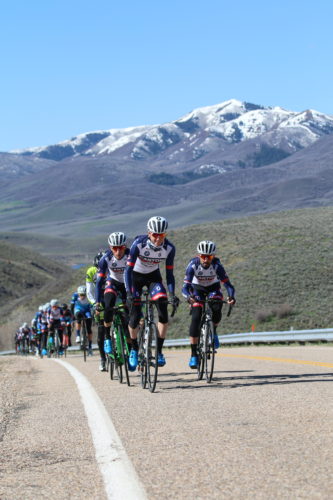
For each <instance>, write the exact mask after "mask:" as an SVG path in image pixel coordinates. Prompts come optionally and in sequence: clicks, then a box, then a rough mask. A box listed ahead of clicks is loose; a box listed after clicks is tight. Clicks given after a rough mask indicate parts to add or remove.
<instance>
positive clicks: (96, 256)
mask: <svg viewBox="0 0 333 500" xmlns="http://www.w3.org/2000/svg"><path fill="white" fill-rule="evenodd" d="M102 257H103V252H98V254H97V255H95V257H94V266H95V267H98V263H99V261H100V260H101V258H102Z"/></svg>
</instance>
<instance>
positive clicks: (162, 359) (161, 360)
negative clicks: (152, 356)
mask: <svg viewBox="0 0 333 500" xmlns="http://www.w3.org/2000/svg"><path fill="white" fill-rule="evenodd" d="M165 363H166V361H165V357H164V354H162V353H161V352H159V353H158V357H157V364H158V366H164V365H165Z"/></svg>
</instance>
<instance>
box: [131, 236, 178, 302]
mask: <svg viewBox="0 0 333 500" xmlns="http://www.w3.org/2000/svg"><path fill="white" fill-rule="evenodd" d="M175 253H176V249H175V247H174V245H173V244H172V243H170V241H169V240H167V239H165V240H164V243H163V245H162V246H161V247H160V248H158V249H154V248H153V246H152V244H151V242H150V240H149V238H148V236H147V235H141V236H137V237H136V238H135V240H134V242H133V243H132V246H131V248H130V252H129V258H128V261H127V267H126V270H125V285H126V290H127V291H131V290H132V275H133V271H135V272H136V273H139V274H151V273H153V272H154V271H159V265H160V263H161V262H163V261H165V268H166V278H167V285H168V289H169V292H171V293H174V291H175V278H174V275H173V261H174V258H175ZM161 281H162V279H161Z"/></svg>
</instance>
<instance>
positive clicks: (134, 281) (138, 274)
mask: <svg viewBox="0 0 333 500" xmlns="http://www.w3.org/2000/svg"><path fill="white" fill-rule="evenodd" d="M167 227H168V221H167V220H166V219H165V218H164V217H159V216H154V217H151V218H150V219H149V220H148V223H147V229H148V235H141V236H137V237H136V238H135V240H134V242H133V244H132V246H131V248H130V254H129V259H128V262H127V267H126V270H125V284H126V291H127V298H128V306H129V309H130V319H129V331H130V335H131V338H132V349H131V352H130V358H129V365H130V369H131V370H135V368H136V367H137V365H138V342H137V335H138V330H139V321H140V317H141V293H142V288H143V287H144V286H147V287H148V289H149V292H150V295H151V298H152V300H153V301H155V304H156V307H157V311H158V325H157V327H158V366H164V365H165V358H164V355H163V353H162V348H163V343H164V339H165V337H166V333H167V328H168V301H167V291H166V289H165V287H164V284H163V282H162V276H161V272H160V268H159V266H160V263H161V262H163V261H165V267H166V281H167V287H168V292H169V296H170V298H171V300H172V302H173V303H175V304H176V303H177V302H179V300H178V298H177V297H176V296H175V278H174V274H173V262H174V258H175V253H176V249H175V247H174V245H173V244H172V243H170V241H169V240H168V239H166V230H167Z"/></svg>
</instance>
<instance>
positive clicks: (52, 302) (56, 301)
mask: <svg viewBox="0 0 333 500" xmlns="http://www.w3.org/2000/svg"><path fill="white" fill-rule="evenodd" d="M58 305H59V300H57V299H52V300H51V302H50V306H51V307H53V306H58Z"/></svg>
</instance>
